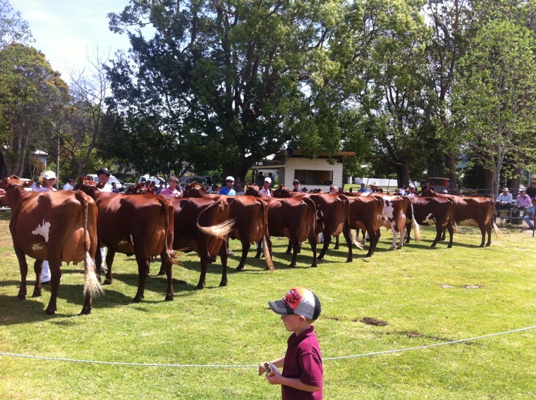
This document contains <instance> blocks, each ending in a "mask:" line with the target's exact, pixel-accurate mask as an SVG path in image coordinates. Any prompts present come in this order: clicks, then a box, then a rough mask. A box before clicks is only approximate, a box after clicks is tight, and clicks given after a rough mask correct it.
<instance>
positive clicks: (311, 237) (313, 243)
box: [298, 232, 325, 268]
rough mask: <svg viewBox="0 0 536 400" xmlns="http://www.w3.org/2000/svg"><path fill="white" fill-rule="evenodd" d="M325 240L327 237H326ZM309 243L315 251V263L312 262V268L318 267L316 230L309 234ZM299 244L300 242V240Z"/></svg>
mask: <svg viewBox="0 0 536 400" xmlns="http://www.w3.org/2000/svg"><path fill="white" fill-rule="evenodd" d="M324 240H325V238H324ZM309 244H310V245H311V250H312V251H313V263H312V264H311V268H316V267H317V266H318V262H317V261H316V260H317V259H316V235H315V233H314V232H311V233H310V234H309ZM298 246H299V242H298Z"/></svg>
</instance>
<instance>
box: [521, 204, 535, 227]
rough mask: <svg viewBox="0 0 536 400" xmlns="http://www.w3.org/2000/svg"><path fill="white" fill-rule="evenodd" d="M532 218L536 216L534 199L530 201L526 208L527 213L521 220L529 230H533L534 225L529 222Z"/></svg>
mask: <svg viewBox="0 0 536 400" xmlns="http://www.w3.org/2000/svg"><path fill="white" fill-rule="evenodd" d="M534 216H536V198H534V199H532V200H531V206H530V207H529V208H528V210H527V213H526V214H525V217H524V218H523V219H524V220H525V222H526V223H527V225H528V226H529V229H534V225H533V224H532V222H530V221H531V220H532V221H534Z"/></svg>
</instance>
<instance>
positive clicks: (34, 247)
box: [32, 243, 45, 251]
mask: <svg viewBox="0 0 536 400" xmlns="http://www.w3.org/2000/svg"><path fill="white" fill-rule="evenodd" d="M44 248H45V246H43V245H42V244H41V243H34V244H33V245H32V250H33V251H39V250H43V249H44Z"/></svg>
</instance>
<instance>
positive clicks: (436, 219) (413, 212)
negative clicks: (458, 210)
mask: <svg viewBox="0 0 536 400" xmlns="http://www.w3.org/2000/svg"><path fill="white" fill-rule="evenodd" d="M409 199H410V201H411V204H412V207H411V208H410V209H409V210H408V217H410V218H412V219H413V218H415V220H416V221H417V223H418V224H420V225H432V224H434V225H435V227H436V237H435V239H434V241H433V242H432V245H431V247H435V245H436V244H437V242H439V240H440V239H441V233H442V232H443V231H444V230H445V229H447V230H448V232H449V237H450V240H449V244H448V246H447V247H448V248H451V247H452V239H453V231H454V228H453V227H454V225H455V224H456V222H455V217H454V202H453V201H452V200H450V199H447V198H444V197H421V196H410V197H409ZM410 233H411V224H410V223H408V224H407V233H406V243H409V242H410Z"/></svg>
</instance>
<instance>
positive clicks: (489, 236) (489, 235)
mask: <svg viewBox="0 0 536 400" xmlns="http://www.w3.org/2000/svg"><path fill="white" fill-rule="evenodd" d="M491 231H492V223H489V224H487V225H486V232H487V234H488V241H487V243H486V246H491Z"/></svg>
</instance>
